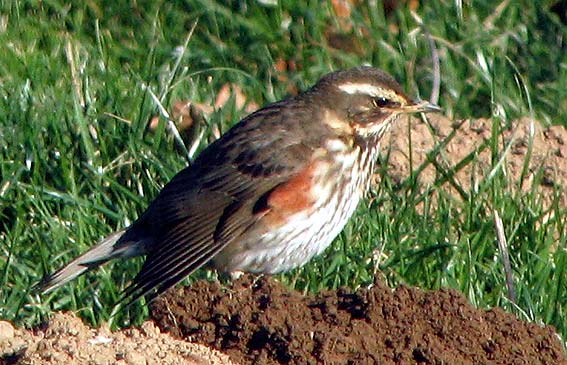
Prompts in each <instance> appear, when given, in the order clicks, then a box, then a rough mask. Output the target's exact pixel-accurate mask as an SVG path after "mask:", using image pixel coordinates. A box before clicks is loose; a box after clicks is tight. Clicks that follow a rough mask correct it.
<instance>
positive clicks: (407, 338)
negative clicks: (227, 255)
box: [152, 275, 567, 365]
mask: <svg viewBox="0 0 567 365" xmlns="http://www.w3.org/2000/svg"><path fill="white" fill-rule="evenodd" d="M152 317H153V319H154V320H155V321H156V323H157V325H158V326H159V327H160V328H161V329H162V330H163V331H167V332H171V333H172V334H174V335H176V336H179V337H182V338H185V339H188V340H190V341H194V342H197V343H201V344H204V345H207V346H212V347H214V348H216V349H219V350H221V351H222V352H224V353H226V354H228V355H229V356H230V357H231V359H232V360H234V361H235V362H238V363H240V364H453V365H457V364H567V357H566V356H565V354H564V352H563V349H562V345H561V343H560V341H559V340H558V337H557V336H556V334H555V332H554V330H553V328H551V327H546V326H539V325H536V324H531V323H525V322H522V321H520V320H518V319H517V318H516V317H514V316H513V315H511V314H508V313H505V312H504V311H502V310H500V309H491V310H487V311H485V310H478V309H475V308H473V307H472V306H471V305H470V304H469V303H468V302H467V300H466V299H465V298H464V297H463V296H462V295H461V294H459V293H458V292H456V291H454V290H441V291H436V292H426V291H423V290H420V289H416V288H408V287H404V286H402V287H400V288H397V289H394V290H392V289H390V288H389V287H387V286H386V285H384V284H382V283H380V282H376V283H375V285H373V286H372V287H370V288H367V289H366V288H361V289H359V290H357V291H351V290H349V289H340V290H338V291H326V292H322V293H320V294H317V295H314V296H313V295H307V296H304V295H302V294H301V293H299V292H294V291H289V290H288V289H286V288H285V287H284V286H283V285H281V284H279V283H278V282H276V281H275V280H273V279H270V278H267V277H262V278H258V279H254V277H252V276H250V275H245V276H244V277H242V278H241V279H239V280H237V281H235V282H233V283H232V284H231V286H230V287H228V288H222V287H221V286H220V285H219V284H218V283H216V282H206V281H199V282H196V283H194V284H193V285H192V286H190V287H184V288H181V287H180V288H177V289H173V290H170V291H169V292H168V293H166V294H165V295H164V296H162V297H161V298H159V299H158V300H157V301H156V302H155V303H154V305H153V306H152Z"/></svg>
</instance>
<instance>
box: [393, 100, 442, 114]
mask: <svg viewBox="0 0 567 365" xmlns="http://www.w3.org/2000/svg"><path fill="white" fill-rule="evenodd" d="M442 111H443V109H441V108H440V107H439V106H437V105H435V104H431V103H430V102H428V101H426V100H418V101H416V102H414V103H412V104H409V105H406V106H404V107H403V112H404V113H440V112H442Z"/></svg>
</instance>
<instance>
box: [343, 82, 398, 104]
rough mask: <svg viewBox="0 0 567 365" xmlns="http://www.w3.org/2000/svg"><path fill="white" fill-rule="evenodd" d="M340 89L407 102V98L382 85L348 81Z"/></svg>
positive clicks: (346, 91) (351, 92)
mask: <svg viewBox="0 0 567 365" xmlns="http://www.w3.org/2000/svg"><path fill="white" fill-rule="evenodd" d="M339 89H340V90H342V91H344V92H345V93H347V94H351V95H353V94H365V95H368V96H370V97H373V98H376V97H385V98H388V99H390V100H393V101H396V102H398V103H400V104H405V100H404V99H403V98H402V97H400V96H399V95H398V94H396V93H395V92H394V91H392V90H387V89H383V88H381V87H380V86H374V85H372V84H368V83H352V82H347V83H344V84H342V85H339Z"/></svg>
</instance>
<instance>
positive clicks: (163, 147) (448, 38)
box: [0, 0, 567, 338]
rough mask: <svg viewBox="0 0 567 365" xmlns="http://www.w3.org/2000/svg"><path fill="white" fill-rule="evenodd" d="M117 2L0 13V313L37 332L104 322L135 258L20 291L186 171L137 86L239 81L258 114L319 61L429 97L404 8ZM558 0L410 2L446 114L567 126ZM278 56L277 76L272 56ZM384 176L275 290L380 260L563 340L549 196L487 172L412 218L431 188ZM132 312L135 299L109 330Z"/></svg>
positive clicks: (565, 230) (347, 280) (224, 113)
mask: <svg viewBox="0 0 567 365" xmlns="http://www.w3.org/2000/svg"><path fill="white" fill-rule="evenodd" d="M123 3H124V4H122V5H120V4H118V5H117V4H114V2H111V1H106V2H105V1H88V2H85V3H84V4H77V5H69V4H65V2H64V1H60V0H50V1H32V0H30V1H12V2H3V3H2V5H0V44H1V45H2V52H1V53H0V141H2V143H0V250H1V252H2V254H1V255H0V280H1V287H2V289H1V291H0V318H4V319H9V320H15V321H17V322H18V323H20V324H33V323H37V322H38V321H39V320H41V319H43V318H44V317H45V316H46V315H48V314H49V313H50V312H51V311H52V310H62V309H70V310H75V311H78V312H79V313H80V314H81V315H82V316H83V317H85V318H86V319H88V320H89V321H91V322H92V323H94V324H97V323H99V322H100V321H101V320H106V319H108V317H109V314H110V311H111V310H112V304H113V303H114V302H115V301H116V300H117V299H118V297H119V293H120V290H121V289H122V288H123V287H124V286H125V285H126V284H127V282H128V280H129V279H131V278H132V277H133V276H134V275H135V273H136V272H137V269H138V267H139V265H140V261H139V260H138V261H136V260H134V261H130V262H121V263H118V264H116V265H109V266H106V267H105V268H103V269H102V270H99V271H97V272H94V273H92V274H89V275H86V277H83V278H81V279H79V280H77V281H75V282H73V283H72V284H70V285H67V286H65V287H64V288H62V289H60V290H57V291H55V292H54V293H51V294H49V295H47V296H42V297H40V296H38V295H36V294H30V293H29V288H30V286H31V285H32V284H33V283H34V282H36V281H37V280H39V279H40V278H41V276H42V275H43V274H44V272H47V271H52V270H53V269H55V268H58V267H59V266H61V265H62V264H63V263H65V262H66V261H68V260H69V259H70V258H71V257H73V256H76V255H77V254H79V253H80V252H83V251H84V250H85V249H86V248H87V247H89V246H90V245H91V244H92V243H94V242H96V241H97V240H99V239H100V238H101V237H103V236H104V235H106V234H108V233H110V232H112V231H114V230H116V229H118V228H122V227H124V226H127V225H128V224H129V223H131V222H132V221H133V220H134V219H135V218H136V217H137V216H138V215H139V214H141V213H142V212H143V210H144V209H145V207H147V205H148V203H149V202H150V201H151V199H152V197H154V196H155V195H156V193H157V192H158V191H159V189H160V187H161V186H163V185H164V184H165V183H166V182H167V181H168V180H169V179H170V178H171V177H172V176H173V175H174V174H175V173H176V172H177V171H178V170H180V169H181V168H183V167H184V166H185V165H186V164H187V160H186V158H185V156H184V155H183V154H182V153H180V152H179V150H178V149H177V148H176V146H175V142H174V140H173V138H172V137H171V135H170V133H168V132H167V130H166V129H165V128H163V126H162V127H161V128H158V130H157V131H155V132H150V131H149V130H148V128H147V125H148V120H149V119H150V118H151V116H152V115H155V114H156V113H157V111H158V108H157V103H156V102H155V100H153V99H152V97H150V92H149V91H148V90H151V92H152V93H153V94H154V95H156V96H157V98H158V99H159V101H160V103H161V104H162V105H164V106H165V107H166V108H168V107H169V106H170V105H171V104H172V102H173V101H176V100H180V99H189V100H193V101H196V102H201V103H204V104H213V103H214V100H215V98H216V94H217V91H218V90H219V88H220V87H221V85H223V84H224V83H226V82H233V83H236V84H238V85H240V86H241V87H242V89H243V92H244V94H245V95H247V97H248V98H249V100H250V101H255V102H257V103H259V104H260V105H262V104H265V103H267V102H271V101H274V100H277V99H280V98H282V97H285V96H286V95H288V94H289V93H290V92H292V91H293V90H297V89H299V90H301V89H305V88H306V87H308V86H309V85H311V84H312V83H313V82H314V81H316V80H317V79H318V78H319V77H320V76H321V75H323V74H324V73H326V72H328V71H330V70H334V69H338V68H345V67H351V66H356V65H360V64H362V63H369V64H372V65H374V66H378V67H382V68H384V69H386V70H387V71H388V72H390V73H391V74H392V75H393V76H394V77H396V78H397V79H398V80H399V81H400V82H401V83H402V84H403V85H405V88H406V90H407V91H408V92H409V93H410V94H412V95H416V96H420V97H422V98H424V99H426V98H428V97H429V94H430V92H431V91H430V90H431V85H432V75H433V71H432V70H433V64H432V62H431V49H430V47H429V44H428V40H427V38H426V37H425V36H424V34H425V30H424V29H423V28H422V27H420V26H419V24H417V23H416V20H415V18H414V17H413V16H412V15H411V14H410V6H409V5H399V6H398V7H397V8H395V9H393V10H388V11H386V10H385V7H384V6H383V5H382V4H381V3H380V2H378V3H377V2H374V1H368V2H361V3H360V4H358V5H357V6H355V7H354V8H353V10H352V12H351V14H350V15H349V16H348V17H341V16H339V15H340V14H338V13H337V11H336V8H334V7H333V6H332V2H325V1H322V2H319V1H312V2H302V1H292V0H290V1H280V2H275V1H274V2H273V3H274V4H270V3H271V2H269V1H264V2H259V1H242V2H237V1H233V2H224V3H221V2H212V1H205V0H203V1H199V0H187V1H167V2H166V1H137V2H123ZM413 3H414V4H415V3H416V2H413ZM540 3H541V2H540ZM552 5H553V4H552V3H551V2H548V1H544V2H542V3H541V4H540V5H535V4H534V2H529V1H522V2H514V1H510V2H508V1H503V2H501V3H500V4H497V5H496V6H495V5H494V3H493V2H491V1H471V2H459V1H438V2H437V1H436V2H424V4H421V5H419V6H418V7H417V8H416V13H417V14H418V15H419V17H421V18H422V19H423V20H424V24H425V27H426V31H428V32H429V33H430V34H431V37H432V39H433V40H434V41H435V44H436V47H437V49H438V51H439V57H440V67H441V89H440V90H441V97H440V105H441V106H442V107H443V108H444V110H445V114H446V115H448V116H449V117H451V118H455V119H458V118H475V117H487V118H493V120H494V121H495V125H502V126H506V125H509V124H510V123H511V122H512V121H513V120H514V119H515V118H518V117H520V116H534V117H535V118H537V120H538V121H539V122H541V123H543V124H564V123H565V120H566V112H567V108H566V104H567V88H565V85H567V56H566V55H567V50H566V47H565V36H566V35H567V31H566V30H567V28H566V26H565V25H564V24H562V23H561V21H560V17H559V16H557V15H556V14H554V13H553V12H552V11H551V10H550V9H552ZM195 24H196V26H195V28H194V32H193V33H191V30H192V28H193V26H194V25H195ZM187 41H188V43H187ZM185 44H186V45H187V46H186V47H184V45H185ZM282 61H285V62H284V64H286V65H287V68H286V67H275V65H276V64H278V62H279V64H280V65H281V64H282ZM244 114H245V113H244V112H242V111H241V110H238V109H237V108H236V106H235V103H234V99H231V100H230V101H229V103H227V104H226V105H225V106H224V107H223V108H221V109H219V110H216V111H215V112H213V113H212V114H211V116H210V117H209V118H208V120H207V123H208V125H209V126H213V125H216V126H218V127H219V128H220V130H221V131H224V130H226V129H227V128H228V127H229V126H230V125H232V124H233V123H235V122H236V121H237V120H239V118H240V117H242V116H243V115H244ZM162 125H163V123H162ZM206 130H210V128H207V129H206ZM495 133H498V130H497V129H496V130H495ZM205 137H206V136H205ZM203 140H204V141H206V140H207V138H204V139H203ZM205 145H206V143H205V142H203V143H202V144H201V145H200V146H199V148H200V149H202V148H204V147H205ZM489 147H490V148H491V149H492V152H493V155H494V156H495V161H497V160H498V159H497V158H496V157H498V156H500V154H501V153H502V146H499V145H498V143H497V142H496V138H494V141H493V142H492V143H491V144H490V145H489ZM383 173H384V178H383V179H382V181H381V183H380V184H379V185H378V186H376V187H375V189H374V190H373V192H372V194H371V197H372V199H370V200H368V201H367V202H366V203H365V204H362V205H361V207H360V208H359V210H358V212H357V213H356V215H355V217H354V218H353V219H352V220H351V222H350V223H349V225H348V226H347V228H346V229H345V231H344V232H343V233H342V234H341V235H340V237H339V238H338V239H337V240H336V242H335V244H334V245H333V246H332V248H330V249H328V250H327V252H326V253H325V254H324V255H322V256H321V257H319V258H317V259H315V260H313V262H312V263H310V264H309V265H307V266H306V267H304V268H301V269H298V270H295V271H294V272H292V273H289V274H287V275H285V276H283V277H282V279H283V280H284V281H285V282H286V283H288V284H289V285H290V286H292V287H296V288H298V289H300V290H308V291H316V290H320V289H323V288H336V287H338V286H341V285H348V286H351V287H356V286H359V285H364V284H368V283H370V282H371V281H372V280H373V276H374V274H375V272H376V268H377V267H378V268H379V269H380V271H381V275H383V276H384V277H385V278H386V279H387V280H388V281H389V282H390V283H391V284H392V285H400V284H402V283H406V284H410V285H417V286H420V287H422V288H428V289H436V288H439V287H452V288H456V289H458V290H460V291H462V292H463V293H465V295H467V297H468V298H469V299H470V300H471V301H472V302H473V303H474V304H475V305H477V306H479V307H492V306H501V307H503V308H505V309H507V310H509V311H511V312H514V313H516V314H518V315H519V316H520V317H521V318H524V319H527V320H532V321H538V322H543V323H547V324H553V325H555V326H556V327H557V329H558V331H559V332H560V333H561V334H562V335H563V338H567V324H566V323H567V317H566V313H565V312H566V310H567V306H566V305H565V303H566V302H567V288H566V285H565V282H566V280H567V273H566V260H567V253H566V252H565V246H566V241H567V221H566V218H565V207H564V206H562V205H560V204H559V200H558V199H556V201H554V202H553V204H552V205H551V207H550V208H547V209H544V208H543V206H542V204H541V196H540V194H539V193H538V192H537V191H530V192H527V193H525V194H512V193H511V191H512V189H511V185H513V184H515V182H511V181H508V180H507V178H506V177H505V176H504V174H503V173H497V174H496V175H495V177H494V178H493V179H491V180H489V181H485V182H482V183H481V184H480V186H479V187H478V189H476V190H474V191H468V192H467V193H468V199H466V200H465V201H461V200H455V199H454V198H452V197H451V196H449V195H447V194H445V193H443V191H442V190H441V188H442V187H440V186H431V187H428V188H427V189H426V190H429V191H432V190H433V191H436V190H439V191H438V192H439V196H440V199H439V202H438V205H437V206H436V207H428V205H427V204H426V207H428V208H427V209H425V211H417V210H416V205H417V203H418V202H425V203H428V201H429V198H428V196H429V195H428V191H425V192H423V189H420V188H419V187H418V186H417V185H416V182H415V179H414V178H409V179H408V180H407V181H405V182H403V183H402V184H397V183H394V182H393V181H391V179H389V178H388V176H387V172H386V171H384V172H383ZM493 210H497V211H498V212H499V213H500V215H501V216H502V219H503V221H504V227H505V231H506V234H507V237H508V241H509V251H510V256H511V262H512V269H513V277H514V281H515V283H516V290H517V302H516V303H515V304H514V303H511V302H510V301H509V300H508V299H507V296H506V285H505V275H504V269H503V266H502V264H501V259H500V251H499V250H498V246H497V244H496V238H495V231H494V224H493V220H492V212H493ZM543 217H551V218H550V219H543ZM376 253H379V254H381V255H379V258H380V259H379V260H378V261H377V260H376V259H375V256H376V255H375V254H376ZM210 275H211V274H210V273H207V272H199V273H197V274H195V275H194V276H193V278H197V277H208V276H210ZM145 316H147V309H146V308H144V306H142V305H135V306H133V307H132V308H130V310H129V312H128V313H122V314H120V315H119V316H118V317H117V322H116V324H117V325H127V324H129V323H132V322H133V323H138V322H140V321H141V320H142V319H143V318H144V317H145Z"/></svg>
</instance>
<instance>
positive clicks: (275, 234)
mask: <svg viewBox="0 0 567 365" xmlns="http://www.w3.org/2000/svg"><path fill="white" fill-rule="evenodd" d="M437 110H438V108H437V107H435V106H433V105H431V104H428V103H425V102H420V103H417V102H414V101H412V100H411V99H410V98H408V97H407V96H406V95H405V94H404V93H403V92H402V90H401V87H400V86H399V85H398V83H396V81H395V80H394V79H393V78H391V77H390V76H389V75H387V74H386V73H384V72H383V71H381V70H379V69H376V68H371V67H359V68H354V69H350V70H346V71H338V72H334V73H331V74H329V75H326V76H325V77H323V78H322V79H321V80H319V82H318V83H317V84H316V85H315V86H314V87H313V88H311V89H310V90H308V91H306V92H305V93H303V94H300V95H298V96H296V97H293V98H290V99H286V100H283V101H279V102H276V103H273V104H270V105H268V106H266V107H264V108H262V109H260V110H258V111H257V112H255V113H253V114H251V115H249V116H247V117H246V118H244V119H243V120H242V121H240V122H239V123H238V124H236V125H235V126H234V127H233V128H232V129H230V130H229V131H228V132H227V133H226V134H225V135H223V136H222V137H221V138H220V139H219V140H217V141H215V142H214V143H212V144H211V145H210V146H209V147H207V148H206V149H205V150H204V151H203V152H202V153H201V154H200V156H199V157H198V158H197V159H196V161H195V163H194V164H193V165H191V166H190V167H188V168H186V169H184V170H182V171H181V172H179V173H178V174H177V175H176V176H175V177H174V178H173V179H172V180H171V181H170V182H169V183H168V184H167V185H166V186H165V187H164V188H163V190H162V191H161V192H160V193H159V195H158V196H157V197H156V199H155V200H154V201H153V202H152V203H151V204H150V206H149V207H148V209H147V210H146V212H145V213H144V214H143V215H142V216H141V217H140V218H139V219H138V220H137V221H136V222H134V223H133V224H132V225H131V226H130V227H129V228H127V229H126V230H124V231H121V232H118V233H115V234H113V235H111V236H109V237H107V238H105V239H104V240H103V241H101V242H100V243H99V244H98V245H96V246H95V247H94V248H92V249H91V250H90V251H88V252H87V253H85V254H83V255H82V256H80V257H78V258H77V259H75V260H73V261H72V262H71V263H70V264H68V265H67V266H66V267H64V268H62V269H61V270H59V271H57V272H55V273H54V274H52V275H49V276H46V277H45V278H44V279H43V280H42V282H41V283H40V284H39V285H38V286H39V288H40V289H42V290H44V291H50V290H52V289H54V288H56V287H58V286H61V285H63V284H64V283H66V282H67V281H69V280H71V279H73V278H74V277H76V276H78V275H80V274H82V273H83V272H85V271H87V270H89V269H92V268H94V267H97V266H99V265H101V264H103V263H105V262H106V261H108V260H110V259H113V258H128V257H132V256H137V255H146V261H145V263H144V265H143V268H142V270H141V271H140V272H139V273H138V275H137V276H136V277H135V278H134V280H133V282H132V284H131V285H130V286H129V287H128V288H127V289H126V290H125V293H124V298H125V299H126V300H135V299H137V298H139V297H140V296H143V295H145V294H147V293H152V295H158V294H159V293H161V292H163V291H164V290H166V289H167V288H169V287H171V286H172V285H175V284H176V283H177V282H179V281H180V280H182V279H183V278H184V277H185V276H187V275H189V274H191V273H192V272H193V271H194V270H196V269H198V268H199V267H201V266H203V265H204V264H205V263H207V262H210V263H211V264H212V265H213V266H214V267H216V268H217V269H219V270H221V271H226V272H235V271H245V272H257V273H270V274H271V273H277V272H281V271H286V270H289V269H291V268H294V267H297V266H300V265H303V264H305V263H306V262H307V261H309V260H310V259H311V258H312V257H313V256H314V255H317V254H319V253H321V252H322V251H323V250H324V249H325V248H326V247H327V246H328V245H329V244H330V243H331V241H332V240H333V239H334V238H335V237H336V236H337V235H338V233H340V231H341V230H342V228H343V227H344V225H345V223H346V222H347V220H348V218H349V217H350V216H351V215H352V213H353V212H354V209H355V208H356V205H357V203H358V201H359V200H360V198H361V197H362V195H363V194H364V192H365V191H366V190H367V187H368V184H369V181H370V176H371V174H372V171H373V167H374V161H375V159H376V156H377V152H378V147H379V141H380V139H381V137H382V136H383V134H384V133H386V131H387V130H388V128H389V126H390V125H391V123H392V122H394V121H395V120H396V119H398V117H399V116H400V115H402V114H404V113H415V112H428V111H437Z"/></svg>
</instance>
